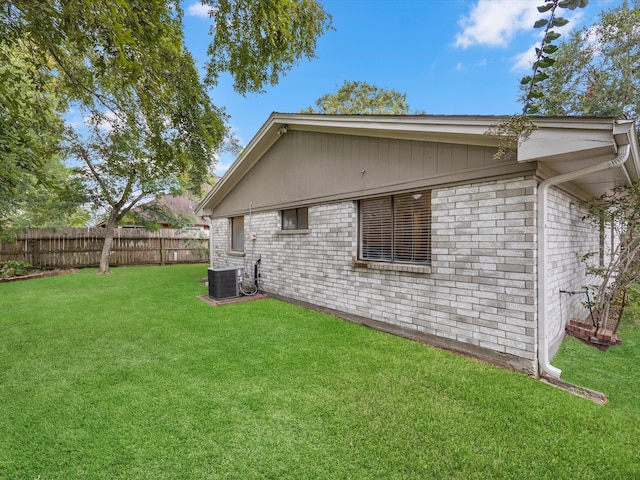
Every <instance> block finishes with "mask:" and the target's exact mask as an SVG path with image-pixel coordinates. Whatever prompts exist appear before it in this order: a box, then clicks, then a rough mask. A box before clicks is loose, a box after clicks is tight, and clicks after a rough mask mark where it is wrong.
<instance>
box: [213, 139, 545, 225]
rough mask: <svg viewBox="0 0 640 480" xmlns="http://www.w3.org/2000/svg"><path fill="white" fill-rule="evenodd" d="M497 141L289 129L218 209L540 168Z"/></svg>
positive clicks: (259, 207) (227, 212)
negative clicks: (507, 157)
mask: <svg viewBox="0 0 640 480" xmlns="http://www.w3.org/2000/svg"><path fill="white" fill-rule="evenodd" d="M495 152H496V149H495V148H492V147H483V146H474V145H458V144H450V143H436V142H423V141H415V140H399V139H390V138H378V137H364V136H357V135H337V134H329V133H319V132H303V131H295V130H294V131H289V132H288V133H286V134H284V135H283V136H282V137H281V138H280V139H279V140H278V141H277V142H276V143H275V144H274V145H273V146H272V147H271V149H270V150H269V151H267V152H266V153H265V154H264V155H263V157H262V158H261V159H260V160H259V161H258V162H257V163H256V164H255V165H254V166H253V168H252V169H251V170H250V171H249V172H248V173H247V174H246V175H245V176H244V177H243V178H242V179H241V180H240V181H239V182H238V184H237V185H236V186H235V187H234V188H233V189H232V190H231V191H230V192H229V194H228V195H227V196H226V197H225V198H224V199H223V200H222V201H221V202H220V203H219V204H218V206H217V207H216V209H215V211H214V217H225V216H231V215H235V214H240V213H245V212H247V211H248V210H249V205H251V207H252V209H253V210H254V211H264V210H269V209H273V208H285V207H287V206H291V205H304V204H315V203H321V202H327V201H336V200H344V199H355V198H362V197H366V196H373V195H380V194H385V193H390V192H398V191H402V190H411V189H415V188H431V187H435V186H438V185H444V184H453V183H459V182H465V181H469V180H476V181H477V180H478V179H485V178H491V177H499V176H507V175H518V174H520V175H522V174H523V173H526V172H529V173H530V171H531V170H532V169H533V168H535V166H534V165H531V164H527V165H519V164H517V163H516V162H515V161H510V162H509V161H508V162H499V161H496V160H495V159H494V158H493V155H494V153H495Z"/></svg>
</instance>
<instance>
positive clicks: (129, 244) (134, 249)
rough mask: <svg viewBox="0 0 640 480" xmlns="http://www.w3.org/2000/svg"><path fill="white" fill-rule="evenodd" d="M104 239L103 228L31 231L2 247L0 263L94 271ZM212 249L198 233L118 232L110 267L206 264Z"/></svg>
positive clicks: (123, 230) (174, 231) (129, 230)
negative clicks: (13, 262)
mask: <svg viewBox="0 0 640 480" xmlns="http://www.w3.org/2000/svg"><path fill="white" fill-rule="evenodd" d="M198 233H200V232H198ZM104 235H105V229H103V228H66V229H62V230H52V229H44V228H38V229H28V230H26V231H24V232H23V233H21V234H20V235H19V236H18V237H17V238H16V239H15V241H13V242H5V243H0V260H17V261H21V262H28V263H30V264H32V265H34V266H36V267H38V268H43V269H52V268H78V267H94V266H98V265H99V264H100V253H101V251H102V244H103V242H104ZM208 246H209V241H208V238H202V237H200V236H198V234H197V233H196V234H195V235H194V234H185V233H184V232H181V231H179V230H171V229H164V230H160V231H158V232H149V231H146V230H144V229H133V228H118V229H116V232H115V236H114V239H113V246H112V249H111V255H110V263H111V265H113V266H118V265H154V264H155V265H164V264H175V263H202V262H206V261H207V260H208V257H209V250H208Z"/></svg>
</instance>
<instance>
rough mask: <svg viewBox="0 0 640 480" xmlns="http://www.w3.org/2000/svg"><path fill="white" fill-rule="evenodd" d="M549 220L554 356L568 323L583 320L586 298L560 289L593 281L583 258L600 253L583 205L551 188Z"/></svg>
mask: <svg viewBox="0 0 640 480" xmlns="http://www.w3.org/2000/svg"><path fill="white" fill-rule="evenodd" d="M547 211H548V217H547V325H548V327H547V341H548V342H549V343H550V344H551V346H552V353H555V350H556V349H557V347H559V343H560V342H561V340H562V337H563V335H564V329H565V327H566V324H567V322H568V321H569V320H570V319H571V318H573V317H576V318H584V317H586V316H587V315H588V313H589V312H588V310H587V309H586V307H585V306H584V302H585V301H586V300H587V297H586V295H584V294H580V295H568V294H562V293H560V290H565V291H579V290H584V289H585V286H586V285H589V284H590V283H592V282H593V281H595V280H594V279H591V278H588V277H587V276H586V274H585V266H584V263H583V262H582V261H581V259H580V257H581V256H583V255H585V254H586V253H589V252H597V251H598V247H599V238H600V233H599V230H598V229H597V228H594V227H593V225H591V224H590V223H589V222H588V221H586V220H583V218H584V217H585V215H586V214H587V209H586V206H585V205H584V203H583V202H581V201H579V200H576V199H575V198H573V197H571V196H569V195H568V194H566V193H564V192H562V191H560V190H558V189H554V188H552V189H551V190H550V191H549V196H548V210H547Z"/></svg>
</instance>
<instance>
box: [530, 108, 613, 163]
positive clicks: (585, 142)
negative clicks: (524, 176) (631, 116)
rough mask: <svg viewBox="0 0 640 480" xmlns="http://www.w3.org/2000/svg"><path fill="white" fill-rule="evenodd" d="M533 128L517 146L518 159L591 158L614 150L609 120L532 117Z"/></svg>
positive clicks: (611, 126) (611, 121) (611, 122)
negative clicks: (534, 126) (534, 125)
mask: <svg viewBox="0 0 640 480" xmlns="http://www.w3.org/2000/svg"><path fill="white" fill-rule="evenodd" d="M534 123H535V124H536V127H537V128H536V129H535V130H534V131H533V132H531V134H530V135H529V137H528V138H527V139H526V140H524V141H523V142H522V143H521V144H520V146H519V147H518V161H519V162H532V161H541V160H544V159H556V160H557V159H560V158H562V157H573V158H579V157H593V156H597V155H606V154H609V153H611V154H614V155H615V153H616V151H617V147H616V143H615V141H614V137H613V120H609V119H561V118H550V119H546V118H537V119H534Z"/></svg>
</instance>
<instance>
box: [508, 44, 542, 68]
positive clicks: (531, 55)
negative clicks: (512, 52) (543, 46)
mask: <svg viewBox="0 0 640 480" xmlns="http://www.w3.org/2000/svg"><path fill="white" fill-rule="evenodd" d="M539 46H540V44H539V43H536V44H534V45H531V47H529V48H528V49H527V50H526V51H524V52H521V53H519V54H518V55H516V56H514V57H512V60H513V65H512V66H511V71H512V72H516V73H523V72H524V71H525V70H531V67H532V66H533V62H534V61H535V59H536V48H537V47H539Z"/></svg>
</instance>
